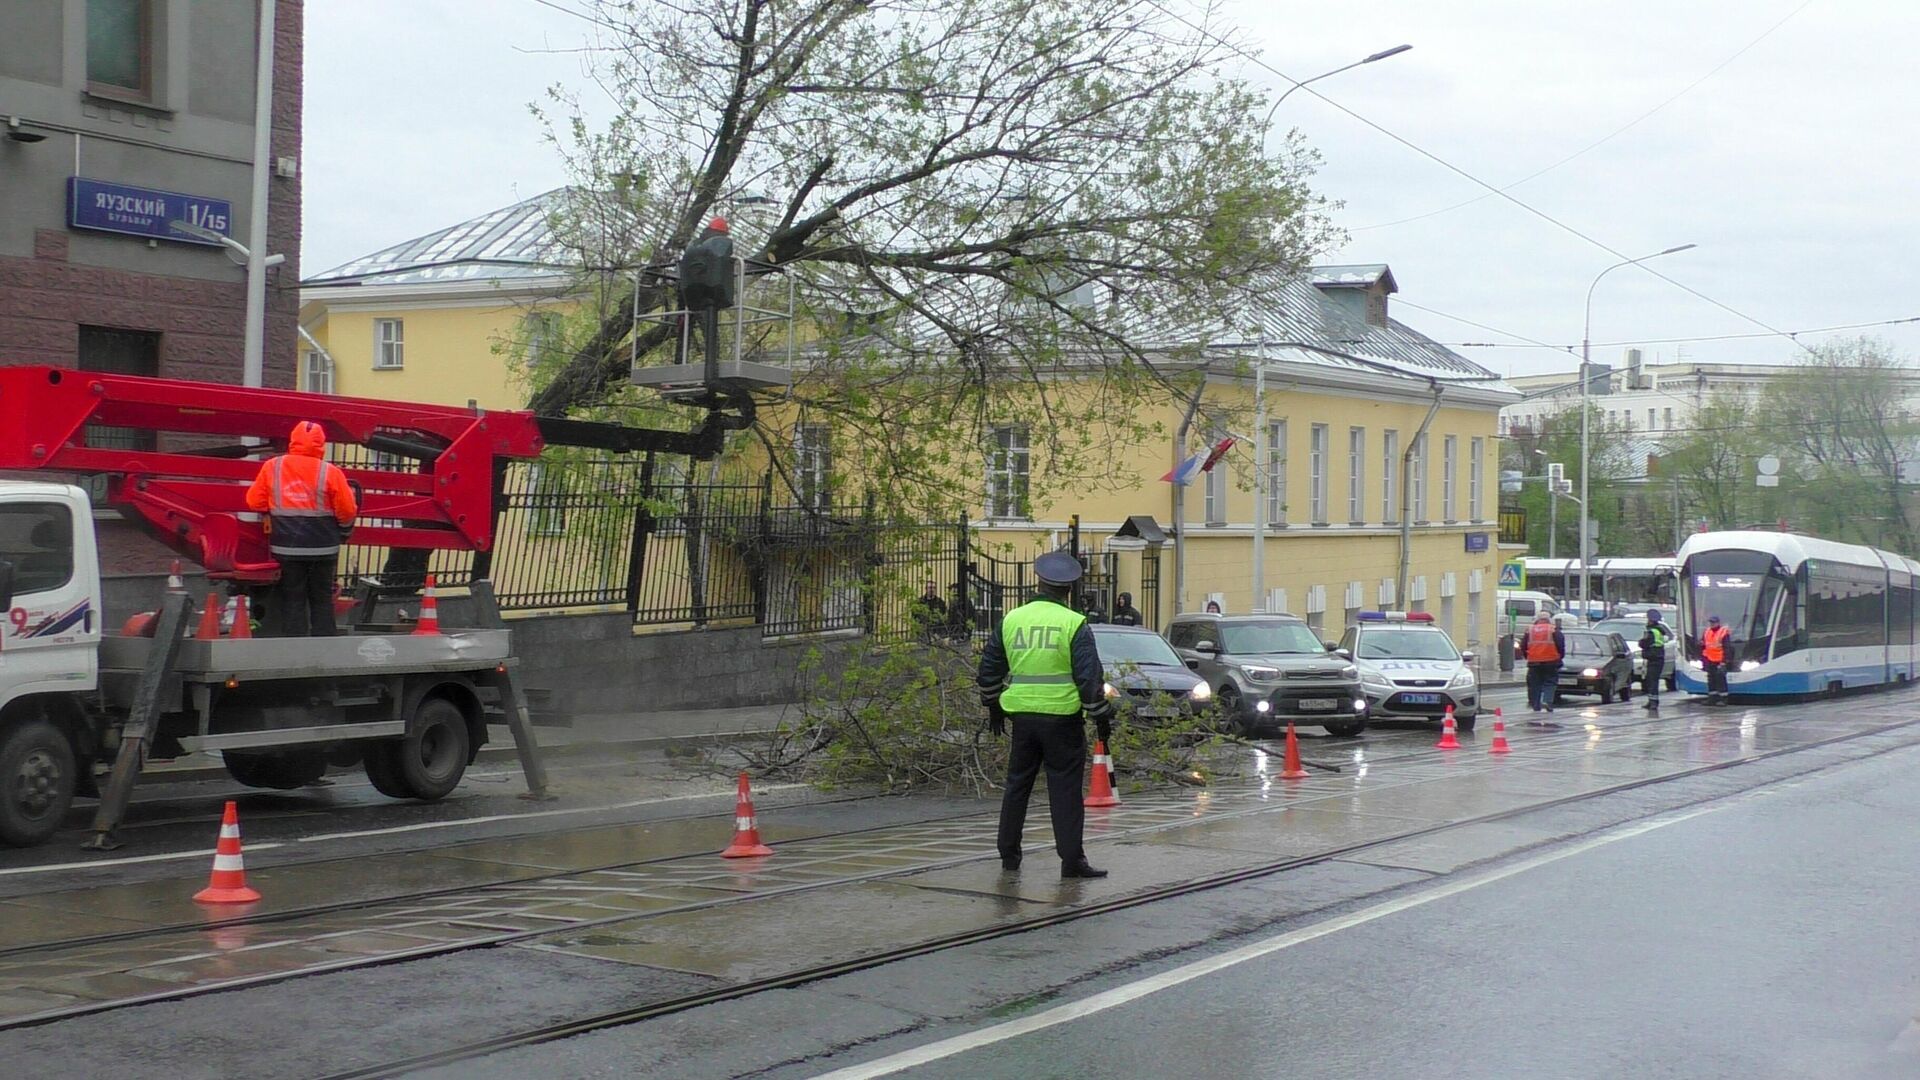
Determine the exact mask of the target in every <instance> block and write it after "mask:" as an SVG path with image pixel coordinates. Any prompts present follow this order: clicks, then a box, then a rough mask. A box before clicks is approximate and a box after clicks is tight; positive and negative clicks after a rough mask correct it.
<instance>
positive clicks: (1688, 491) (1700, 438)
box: [1658, 397, 1779, 529]
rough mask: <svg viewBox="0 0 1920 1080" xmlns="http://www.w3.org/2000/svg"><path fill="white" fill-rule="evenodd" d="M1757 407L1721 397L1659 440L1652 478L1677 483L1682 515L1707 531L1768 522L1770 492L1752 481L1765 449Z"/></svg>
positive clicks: (1773, 499)
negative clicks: (1701, 523)
mask: <svg viewBox="0 0 1920 1080" xmlns="http://www.w3.org/2000/svg"><path fill="white" fill-rule="evenodd" d="M1769 442H1770V440H1768V439H1766V438H1765V437H1763V436H1762V434H1761V431H1760V419H1759V410H1758V408H1757V407H1756V406H1755V405H1754V403H1753V402H1751V401H1749V400H1748V399H1746V398H1744V397H1722V398H1718V399H1716V400H1714V401H1711V402H1708V403H1707V404H1706V405H1705V406H1704V407H1702V408H1701V409H1700V410H1699V411H1697V412H1695V413H1694V414H1693V418H1692V419H1691V420H1690V421H1689V424H1688V427H1687V428H1686V429H1685V430H1683V431H1679V432H1675V433H1673V434H1671V435H1668V436H1667V437H1666V438H1664V439H1662V440H1661V443H1660V461H1659V470H1658V479H1659V480H1660V481H1662V482H1663V483H1665V484H1672V485H1677V486H1678V487H1679V489H1680V502H1681V505H1682V507H1683V508H1684V509H1683V516H1685V517H1689V518H1692V519H1694V520H1696V521H1698V520H1705V521H1706V523H1707V527H1708V528H1710V529H1738V528H1744V527H1745V526H1747V525H1751V524H1754V523H1756V522H1760V521H1765V520H1768V518H1767V516H1766V515H1768V514H1771V513H1774V512H1775V511H1776V510H1777V509H1778V506H1779V498H1778V497H1777V495H1776V493H1775V492H1774V491H1773V490H1771V489H1767V488H1762V487H1760V486H1758V485H1757V484H1756V483H1755V482H1754V475H1755V472H1754V463H1755V462H1756V461H1757V460H1759V458H1760V457H1761V456H1762V455H1764V454H1766V453H1768V449H1767V446H1768V443H1769Z"/></svg>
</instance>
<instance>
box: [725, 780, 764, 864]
mask: <svg viewBox="0 0 1920 1080" xmlns="http://www.w3.org/2000/svg"><path fill="white" fill-rule="evenodd" d="M771 854H773V849H772V848H770V847H768V846H767V845H765V844H763V843H761V842H760V824H759V822H758V821H757V820H756V819H755V818H754V816H753V793H752V792H751V791H750V790H749V789H748V787H747V774H746V773H741V774H740V790H739V792H738V794H736V795H735V796H734V800H733V843H731V844H728V845H727V850H725V851H723V852H721V853H720V857H721V858H723V859H751V858H755V857H757V856H760V855H771Z"/></svg>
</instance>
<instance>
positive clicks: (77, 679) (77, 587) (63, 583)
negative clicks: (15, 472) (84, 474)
mask: <svg viewBox="0 0 1920 1080" xmlns="http://www.w3.org/2000/svg"><path fill="white" fill-rule="evenodd" d="M0 613H4V615H5V621H4V622H0V712H4V711H6V710H8V709H10V708H12V706H13V703H14V702H15V701H18V700H21V699H25V698H29V697H31V696H33V695H36V694H63V695H64V694H71V693H74V692H76V691H88V690H92V689H93V688H94V686H95V684H96V682H97V681H98V679H99V674H100V670H99V665H100V650H99V645H100V617H101V608H100V560H99V558H98V554H97V552H96V550H95V542H94V533H93V506H92V504H91V503H90V502H89V501H88V500H87V494H86V492H84V491H82V490H81V489H79V488H77V487H73V486H71V485H68V484H46V483H29V482H20V481H10V480H9V481H0Z"/></svg>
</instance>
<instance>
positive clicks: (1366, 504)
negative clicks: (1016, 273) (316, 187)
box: [301, 192, 1515, 651]
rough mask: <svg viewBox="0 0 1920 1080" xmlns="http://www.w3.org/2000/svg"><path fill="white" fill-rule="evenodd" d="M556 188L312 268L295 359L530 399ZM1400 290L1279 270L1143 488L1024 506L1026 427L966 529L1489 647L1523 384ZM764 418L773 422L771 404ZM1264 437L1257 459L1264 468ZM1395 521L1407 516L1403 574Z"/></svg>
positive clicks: (1192, 587) (801, 475)
mask: <svg viewBox="0 0 1920 1080" xmlns="http://www.w3.org/2000/svg"><path fill="white" fill-rule="evenodd" d="M562 195H563V193H557V192H556V193H548V194H547V195H544V196H541V197H539V198H536V199H531V200H528V201H527V202H524V203H520V204H517V205H515V206H512V207H508V208H506V209H503V210H500V211H496V212H494V213H492V214H489V215H487V216H485V217H482V218H479V219H476V220H475V221H471V222H466V223H463V224H460V225H456V226H454V227H452V228H449V229H445V230H442V231H440V232H437V233H433V234H430V235H428V236H424V237H421V238H419V239H417V240H412V241H408V242H407V243H404V244H400V245H396V246H395V247H392V248H389V249H386V250H384V251H381V252H377V253H374V254H372V255H369V256H367V257H365V258H362V259H358V260H355V261H354V262H351V263H348V264H347V265H345V266H342V267H340V268H338V269H335V270H330V271H327V272H325V273H322V274H319V275H316V276H315V277H313V278H310V279H308V280H307V281H306V282H305V283H304V284H303V289H302V297H301V299H302V309H301V313H302V323H303V326H304V327H305V329H306V330H307V332H308V333H309V334H310V335H311V338H312V341H311V343H309V344H308V346H307V349H306V352H305V355H303V357H302V371H303V379H304V382H303V385H305V386H306V387H307V388H309V389H315V390H321V391H327V392H333V393H341V394H351V395H355V396H367V397H381V398H394V399H403V400H423V401H435V402H445V403H453V404H464V403H466V402H467V401H469V400H471V401H475V402H477V403H478V404H479V405H481V406H482V407H515V406H517V405H519V404H520V403H521V402H523V401H524V400H525V398H526V392H525V388H524V387H522V386H520V385H518V384H517V382H516V375H515V371H516V366H515V364H514V363H513V360H514V358H515V355H516V350H521V349H525V348H528V347H537V345H538V342H539V339H540V337H541V335H542V333H543V327H544V326H545V325H546V324H545V322H544V320H546V319H548V318H551V317H553V316H554V315H555V314H556V313H560V312H564V311H565V310H567V307H568V303H569V302H568V300H567V299H566V289H567V287H568V283H569V280H570V278H569V276H568V274H567V272H566V270H565V267H564V265H562V264H563V263H564V261H565V260H564V259H563V258H562V257H561V256H560V255H558V254H557V252H558V251H559V246H558V245H556V244H555V243H554V242H553V240H552V237H551V235H550V233H549V232H548V230H547V226H546V221H547V218H548V215H549V212H550V209H551V206H552V203H551V200H552V199H554V198H556V197H562ZM1397 288H1398V286H1397V284H1396V282H1395V281H1394V278H1393V275H1392V273H1391V272H1390V271H1389V270H1388V269H1387V267H1385V266H1384V265H1368V266H1335V267H1320V268H1316V269H1315V270H1314V271H1313V272H1312V273H1311V274H1310V275H1308V276H1306V277H1303V278H1301V279H1298V280H1294V281H1289V282H1285V283H1281V284H1278V285H1276V286H1275V288H1274V290H1273V291H1272V294H1271V296H1270V297H1269V303H1268V307H1269V308H1270V310H1268V311H1263V312H1260V313H1257V314H1258V315H1259V316H1260V320H1259V321H1260V322H1261V323H1262V324H1263V327H1264V329H1265V334H1264V336H1263V337H1262V338H1261V339H1260V340H1256V341H1236V340H1215V341H1213V342H1212V343H1211V344H1212V345H1213V346H1214V347H1215V350H1216V351H1215V352H1213V353H1211V354H1210V356H1209V359H1208V360H1207V361H1206V366H1207V371H1208V374H1207V378H1206V384H1205V389H1204V391H1203V397H1202V402H1201V415H1202V416H1207V417H1214V418H1216V419H1215V421H1213V422H1214V423H1221V424H1224V428H1225V430H1221V431H1210V430H1207V429H1206V428H1205V427H1204V426H1196V429H1195V430H1193V431H1191V432H1190V433H1189V434H1188V437H1187V439H1186V440H1185V442H1184V443H1183V444H1182V445H1181V446H1179V447H1176V446H1175V445H1173V439H1172V438H1169V439H1167V440H1166V441H1163V442H1162V443H1160V444H1159V445H1147V446H1133V447H1119V448H1116V449H1115V450H1114V454H1115V470H1116V471H1117V472H1118V473H1120V474H1123V475H1126V476H1128V477H1130V479H1131V482H1130V483H1126V484H1122V485H1119V488H1118V490H1102V491H1091V492H1080V493H1075V494H1072V495H1056V496H1054V497H1051V498H1047V499H1043V500H1039V501H1037V502H1035V503H1034V504H1032V505H1030V504H1029V503H1030V501H1029V500H1028V499H1027V497H1026V490H1027V476H1028V474H1029V471H1030V470H1031V468H1032V467H1033V466H1034V464H1035V459H1034V454H1035V453H1036V451H1035V450H1034V449H1033V447H1034V446H1035V443H1036V440H1034V439H1033V438H1032V437H1031V433H1030V432H1027V431H1025V430H1023V429H1020V428H1018V427H1011V426H1009V427H998V428H994V429H992V430H990V431H987V432H984V433H983V436H984V439H983V441H984V442H985V444H986V445H985V448H984V450H983V454H982V460H981V462H980V467H981V474H980V480H979V490H980V493H981V495H980V501H979V504H978V508H977V511H976V517H975V520H974V521H973V522H972V524H973V527H974V533H975V536H976V538H977V542H978V545H979V550H980V551H981V552H983V553H984V554H988V555H993V556H996V557H1003V558H1007V559H1026V558H1030V557H1031V556H1032V555H1034V554H1037V553H1038V552H1040V551H1044V550H1050V549H1052V548H1054V547H1058V546H1061V545H1062V544H1064V543H1065V542H1066V540H1067V537H1068V535H1069V532H1070V530H1071V529H1072V527H1073V525H1074V522H1075V519H1076V518H1077V521H1078V528H1079V535H1080V540H1081V547H1082V549H1083V550H1087V551H1091V552H1095V553H1103V552H1112V553H1113V557H1112V558H1111V559H1110V560H1108V561H1109V562H1110V564H1111V566H1112V568H1113V571H1114V580H1112V581H1111V582H1108V583H1106V588H1105V590H1104V595H1102V596H1101V597H1099V598H1098V602H1099V603H1100V604H1101V605H1102V606H1104V605H1105V604H1106V603H1110V602H1111V599H1112V595H1111V594H1112V593H1114V592H1118V591H1128V592H1131V593H1133V594H1134V596H1135V599H1136V603H1142V604H1143V607H1144V606H1145V605H1146V604H1151V607H1148V608H1147V609H1146V613H1147V615H1148V618H1149V621H1150V622H1152V623H1154V624H1156V625H1164V623H1165V621H1166V619H1167V618H1168V617H1170V616H1171V615H1172V614H1174V613H1175V612H1177V611H1179V610H1183V609H1198V608H1201V607H1203V606H1204V605H1205V604H1206V603H1207V602H1208V601H1213V602H1216V603H1218V604H1219V605H1220V606H1221V607H1222V608H1223V609H1224V610H1226V611H1228V612H1247V611H1252V610H1273V611H1281V610H1284V611H1291V612H1293V613H1295V614H1297V615H1300V616H1301V617H1302V618H1305V619H1306V620H1307V621H1308V622H1309V623H1311V624H1313V625H1314V626H1315V627H1317V628H1318V629H1320V631H1321V632H1322V636H1324V637H1328V638H1332V637H1336V636H1338V635H1339V633H1340V632H1341V631H1342V630H1343V629H1344V628H1345V626H1346V625H1347V623H1349V622H1350V621H1352V620H1353V618H1354V617H1355V616H1356V615H1357V613H1358V612H1360V611H1363V610H1369V609H1377V608H1401V609H1406V610H1414V611H1426V612H1429V613H1431V614H1432V615H1433V617H1434V618H1435V620H1436V621H1438V622H1439V623H1440V624H1441V625H1443V626H1444V627H1445V628H1446V629H1447V630H1448V631H1449V632H1450V633H1452V634H1453V636H1454V637H1455V639H1456V640H1457V641H1459V642H1460V643H1461V645H1462V646H1463V647H1470V646H1473V645H1484V646H1490V645H1491V642H1492V641H1493V628H1494V619H1495V612H1494V606H1495V605H1494V590H1495V580H1496V577H1497V564H1498V558H1499V554H1498V545H1497V544H1495V543H1493V540H1494V536H1495V532H1496V525H1495V522H1496V520H1497V506H1498V501H1499V499H1498V488H1497V483H1498V458H1499V453H1498V448H1497V446H1496V445H1495V432H1496V427H1497V417H1498V414H1499V410H1500V408H1501V407H1502V406H1503V405H1506V404H1508V403H1510V402H1511V401H1512V400H1514V398H1515V395H1514V393H1513V392H1512V391H1511V390H1510V389H1508V388H1507V387H1506V386H1505V385H1504V384H1503V383H1501V382H1500V381H1499V380H1498V378H1497V377H1496V376H1495V375H1494V374H1493V373H1491V372H1489V371H1487V370H1486V369H1484V368H1481V367H1479V366H1478V365H1476V364H1474V363H1472V362H1471V361H1469V360H1467V359H1466V358H1464V357H1462V356H1460V355H1458V354H1456V353H1454V352H1452V351H1451V350H1448V349H1447V348H1446V347H1444V346H1442V345H1440V344H1438V343H1436V342H1434V341H1432V340H1431V339H1429V338H1427V337H1425V336H1424V335H1421V334H1420V333H1418V332H1417V331H1414V330H1412V329H1410V328H1408V327H1406V326H1405V325H1403V324H1401V323H1399V322H1398V321H1396V320H1394V319H1393V318H1392V317H1391V315H1390V313H1389V304H1390V297H1391V295H1392V294H1393V293H1394V292H1395V291H1396V290H1397ZM1262 368H1264V375H1263V376H1262V375H1261V374H1259V373H1260V370H1261V369H1262ZM1256 382H1263V383H1264V390H1265V392H1264V398H1265V401H1264V405H1265V415H1264V426H1259V425H1258V424H1257V423H1256V418H1257V417H1258V410H1257V409H1256V401H1255V396H1254V391H1255V385H1256ZM1436 402H1437V405H1436ZM1430 410H1431V412H1430ZM1184 412H1185V403H1180V402H1168V403H1166V404H1165V405H1163V406H1161V407H1159V409H1158V410H1157V415H1148V416H1142V417H1139V418H1138V419H1140V420H1141V421H1143V422H1146V423H1153V422H1155V421H1158V422H1159V424H1160V425H1161V426H1162V427H1163V429H1164V430H1166V431H1168V432H1173V431H1175V430H1176V429H1178V428H1179V427H1180V426H1181V421H1182V417H1183V414H1184ZM1221 417H1225V418H1227V419H1226V420H1224V421H1222V420H1219V419H1218V418H1221ZM762 420H763V421H769V422H773V423H780V422H781V421H779V420H778V419H777V418H776V414H775V413H773V412H772V411H769V412H767V413H763V416H762ZM785 422H786V423H787V424H788V425H789V426H790V427H791V428H792V430H790V431H788V432H787V433H786V443H787V445H789V446H791V447H792V448H793V457H792V460H791V461H790V462H789V464H790V466H791V468H792V470H793V472H794V474H795V476H796V479H797V480H798V484H799V486H800V487H801V488H802V489H803V491H804V490H830V489H839V490H846V491H851V490H857V488H858V486H859V485H858V483H857V477H851V476H847V475H844V473H845V472H847V471H848V468H849V467H848V466H847V465H846V464H845V463H846V462H848V461H851V460H854V459H855V458H856V457H857V455H856V454H853V453H849V452H846V451H847V450H849V449H850V448H846V447H836V446H835V437H834V433H833V432H832V431H831V430H830V429H828V428H825V427H823V426H821V425H818V424H816V423H803V422H800V421H799V420H797V419H795V418H789V419H788V420H786V421H785ZM1423 425H1424V428H1425V434H1424V436H1423V437H1421V438H1420V439H1419V441H1418V442H1417V443H1416V441H1415V440H1416V435H1417V434H1418V433H1420V432H1421V431H1422V428H1423ZM1228 435H1232V436H1234V437H1236V438H1237V439H1238V440H1239V441H1238V442H1237V444H1236V445H1235V446H1234V447H1233V448H1232V449H1231V450H1230V451H1229V452H1228V454H1227V455H1226V457H1225V458H1224V459H1223V460H1222V461H1221V462H1220V463H1219V464H1218V465H1217V466H1216V467H1215V468H1214V469H1213V470H1212V471H1211V472H1208V473H1204V474H1202V475H1201V476H1200V477H1198V478H1197V479H1195V480H1194V481H1193V482H1192V483H1191V484H1190V485H1187V486H1184V487H1180V486H1175V485H1173V484H1170V483H1166V482H1163V481H1162V480H1161V479H1160V477H1161V476H1162V475H1163V474H1164V473H1166V472H1167V471H1168V470H1169V469H1170V468H1172V467H1173V466H1174V465H1175V464H1177V463H1178V462H1179V461H1180V460H1181V459H1182V458H1184V457H1186V456H1187V455H1188V454H1190V453H1192V452H1194V451H1195V450H1197V449H1203V448H1204V447H1206V446H1208V445H1211V444H1213V443H1215V442H1217V440H1218V438H1224V437H1226V436H1228ZM1409 449H1412V450H1413V451H1414V452H1413V454H1412V457H1411V460H1410V461H1409V460H1408V459H1407V451H1408V450H1409ZM1261 450H1264V452H1265V455H1266V458H1267V461H1268V464H1267V467H1266V469H1265V471H1264V474H1263V473H1262V472H1261V470H1260V469H1259V468H1258V467H1257V466H1256V457H1257V456H1258V453H1259V451H1261ZM836 461H837V462H839V468H837V469H836ZM1176 503H1178V509H1176ZM1130 520H1131V522H1132V524H1128V523H1129V521H1130ZM1177 520H1178V521H1180V522H1181V527H1180V528H1179V529H1177V530H1176V528H1175V522H1176V521H1177ZM1259 521H1264V522H1265V523H1266V525H1265V528H1264V534H1265V542H1264V544H1263V545H1262V548H1263V550H1264V582H1263V585H1264V588H1257V587H1256V584H1255V571H1254V548H1255V544H1254V537H1255V535H1256V532H1257V531H1259V530H1257V526H1256V523H1257V522H1259ZM1403 521H1405V522H1409V523H1410V525H1409V527H1408V528H1407V529H1406V530H1405V537H1406V539H1405V547H1406V550H1405V556H1406V563H1407V566H1406V572H1405V575H1404V580H1405V585H1404V587H1403V586H1402V585H1401V578H1402V573H1401V559H1402V553H1403V530H1402V524H1401V523H1402V522H1403ZM1123 533H1124V534H1129V535H1122V534H1123ZM551 539H552V538H551V537H547V541H548V542H550V541H551ZM776 591H777V589H776ZM1402 593H1404V595H1402ZM1483 651H1484V650H1483Z"/></svg>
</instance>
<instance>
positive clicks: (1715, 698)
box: [1700, 615, 1730, 705]
mask: <svg viewBox="0 0 1920 1080" xmlns="http://www.w3.org/2000/svg"><path fill="white" fill-rule="evenodd" d="M1729 636H1730V635H1729V634H1728V633H1727V628H1726V627H1725V626H1722V625H1721V624H1720V616H1718V615H1709V616H1707V632H1706V633H1704V634H1701V635H1700V662H1701V664H1703V665H1705V666H1706V669H1707V704H1709V705H1725V704H1726V703H1727V638H1728V637H1729Z"/></svg>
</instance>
